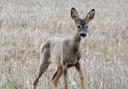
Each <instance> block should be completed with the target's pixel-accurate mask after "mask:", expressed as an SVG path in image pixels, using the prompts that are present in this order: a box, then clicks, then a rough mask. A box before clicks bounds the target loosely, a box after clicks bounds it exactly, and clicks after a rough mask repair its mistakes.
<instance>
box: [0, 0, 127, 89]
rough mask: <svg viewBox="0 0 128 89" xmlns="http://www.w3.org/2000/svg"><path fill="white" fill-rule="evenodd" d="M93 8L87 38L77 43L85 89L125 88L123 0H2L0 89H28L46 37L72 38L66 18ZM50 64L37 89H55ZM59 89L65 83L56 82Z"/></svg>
mask: <svg viewBox="0 0 128 89" xmlns="http://www.w3.org/2000/svg"><path fill="white" fill-rule="evenodd" d="M71 7H75V8H76V9H77V11H78V12H79V13H81V14H80V16H81V17H84V14H85V15H86V14H87V12H88V11H90V10H91V9H92V8H95V10H96V15H95V18H94V20H93V21H91V24H90V26H89V34H88V36H87V37H86V39H84V41H85V42H84V43H82V44H81V48H82V50H81V51H82V54H83V56H82V59H81V63H82V69H83V70H84V76H86V79H85V85H86V89H128V55H127V54H128V45H127V44H128V11H127V9H128V1H127V0H67V1H66V0H54V1H53V0H0V89H32V81H33V79H34V77H35V74H36V72H37V69H38V66H39V64H40V59H39V51H40V44H41V43H42V42H44V41H45V40H46V39H47V38H50V37H56V36H57V37H68V36H72V35H73V33H74V30H76V27H75V25H74V23H73V21H72V19H71V17H70V9H71ZM55 70H56V66H55V65H52V66H50V67H49V69H48V71H47V72H46V73H45V74H44V75H43V76H42V78H41V79H40V82H39V83H38V89H49V88H51V89H53V88H52V84H51V78H52V76H51V75H53V73H54V72H55ZM68 81H69V85H70V88H71V89H78V87H79V82H78V81H79V78H78V74H77V72H76V70H75V69H74V68H71V69H69V70H68ZM59 88H60V89H63V79H60V81H59Z"/></svg>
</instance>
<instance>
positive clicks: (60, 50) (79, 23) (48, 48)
mask: <svg viewBox="0 0 128 89" xmlns="http://www.w3.org/2000/svg"><path fill="white" fill-rule="evenodd" d="M94 15H95V9H91V11H89V12H88V14H87V15H86V17H85V18H84V19H80V18H79V14H78V12H77V10H76V9H75V8H74V7H72V8H71V18H72V19H73V20H74V23H75V25H76V27H77V30H76V32H75V34H74V35H73V36H72V37H69V38H50V39H47V40H46V41H45V42H44V43H42V44H41V48H40V49H41V50H40V54H41V64H40V66H39V70H38V73H37V76H36V78H35V79H34V82H33V89H36V86H37V83H38V81H39V79H40V77H41V76H42V74H43V73H44V72H45V71H46V70H47V68H48V66H49V65H50V64H55V65H56V66H57V70H56V72H55V73H54V75H53V77H52V83H53V85H54V87H57V82H58V80H59V79H60V77H61V76H62V74H63V79H64V89H68V81H67V70H68V68H71V67H75V69H76V70H77V72H78V74H79V76H80V87H81V88H80V89H84V75H83V72H82V68H81V65H80V64H81V63H80V58H81V52H80V42H81V39H83V38H85V37H86V36H87V32H88V23H89V22H90V21H91V20H92V19H93V18H94Z"/></svg>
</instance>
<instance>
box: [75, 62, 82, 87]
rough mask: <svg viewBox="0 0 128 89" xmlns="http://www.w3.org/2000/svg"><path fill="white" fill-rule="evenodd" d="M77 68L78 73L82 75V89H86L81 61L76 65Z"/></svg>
mask: <svg viewBox="0 0 128 89" xmlns="http://www.w3.org/2000/svg"><path fill="white" fill-rule="evenodd" d="M75 68H76V70H77V71H78V73H79V75H80V81H81V84H80V86H81V89H84V85H83V79H84V76H83V72H82V70H81V67H80V63H77V64H76V65H75Z"/></svg>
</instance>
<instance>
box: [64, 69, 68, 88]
mask: <svg viewBox="0 0 128 89" xmlns="http://www.w3.org/2000/svg"><path fill="white" fill-rule="evenodd" d="M64 89H68V84H67V69H65V70H64Z"/></svg>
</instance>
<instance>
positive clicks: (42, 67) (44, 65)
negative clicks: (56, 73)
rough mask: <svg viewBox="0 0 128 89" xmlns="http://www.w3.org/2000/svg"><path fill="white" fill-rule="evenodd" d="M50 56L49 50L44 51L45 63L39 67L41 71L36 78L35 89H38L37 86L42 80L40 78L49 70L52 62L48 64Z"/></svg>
mask: <svg viewBox="0 0 128 89" xmlns="http://www.w3.org/2000/svg"><path fill="white" fill-rule="evenodd" d="M49 57H50V55H49V51H48V50H44V54H43V61H42V63H41V65H40V67H39V71H38V75H37V77H36V78H35V80H34V82H33V86H34V89H36V85H37V83H38V81H39V79H40V77H41V76H42V74H43V73H44V72H45V71H46V70H47V68H48V66H49V64H50V62H48V59H49Z"/></svg>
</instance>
